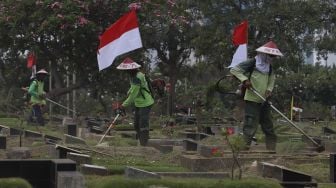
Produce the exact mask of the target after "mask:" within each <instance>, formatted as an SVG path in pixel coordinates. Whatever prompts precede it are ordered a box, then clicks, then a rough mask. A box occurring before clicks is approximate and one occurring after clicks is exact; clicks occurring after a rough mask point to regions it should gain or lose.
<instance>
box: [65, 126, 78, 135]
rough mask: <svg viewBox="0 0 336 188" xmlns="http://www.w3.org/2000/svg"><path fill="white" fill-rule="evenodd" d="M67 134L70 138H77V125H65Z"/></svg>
mask: <svg viewBox="0 0 336 188" xmlns="http://www.w3.org/2000/svg"><path fill="white" fill-rule="evenodd" d="M66 128H67V134H68V135H71V136H77V125H76V124H67V125H66Z"/></svg>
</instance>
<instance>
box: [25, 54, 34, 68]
mask: <svg viewBox="0 0 336 188" xmlns="http://www.w3.org/2000/svg"><path fill="white" fill-rule="evenodd" d="M35 64H36V56H35V54H34V53H33V52H30V53H29V54H28V58H27V68H29V69H30V68H32V67H33V66H34V65H35Z"/></svg>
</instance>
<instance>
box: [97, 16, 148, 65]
mask: <svg viewBox="0 0 336 188" xmlns="http://www.w3.org/2000/svg"><path fill="white" fill-rule="evenodd" d="M141 47H142V42H141V36H140V31H139V25H138V20H137V16H136V12H135V10H132V11H130V12H129V13H127V14H125V15H124V16H122V17H121V18H120V19H119V20H117V21H116V22H115V23H114V24H112V25H111V26H110V27H109V28H108V29H107V30H106V31H105V32H104V33H103V35H102V36H101V37H100V44H99V48H98V52H97V60H98V67H99V71H101V70H103V69H105V68H107V67H109V66H110V65H112V63H113V61H114V59H115V58H116V57H118V56H119V55H122V54H124V53H127V52H130V51H132V50H135V49H138V48H141Z"/></svg>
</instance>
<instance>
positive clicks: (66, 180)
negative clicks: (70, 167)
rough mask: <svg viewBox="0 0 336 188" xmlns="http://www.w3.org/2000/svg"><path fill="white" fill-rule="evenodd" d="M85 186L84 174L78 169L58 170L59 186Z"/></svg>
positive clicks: (76, 187) (61, 187)
mask: <svg viewBox="0 0 336 188" xmlns="http://www.w3.org/2000/svg"><path fill="white" fill-rule="evenodd" d="M65 187H71V188H83V187H85V180H84V176H83V175H82V174H81V173H79V172H77V171H70V172H58V173H57V188H65Z"/></svg>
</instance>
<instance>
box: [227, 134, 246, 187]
mask: <svg viewBox="0 0 336 188" xmlns="http://www.w3.org/2000/svg"><path fill="white" fill-rule="evenodd" d="M222 135H223V136H224V137H225V140H226V143H227V144H228V145H229V147H230V149H231V151H232V158H233V163H232V167H231V179H232V180H233V179H234V169H235V165H237V166H238V169H239V175H238V179H239V180H240V179H241V177H242V173H243V170H242V167H241V165H240V161H239V159H238V155H239V153H240V151H242V150H243V149H245V148H246V144H245V141H244V139H243V138H242V137H241V136H237V135H232V133H231V131H230V129H222Z"/></svg>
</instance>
